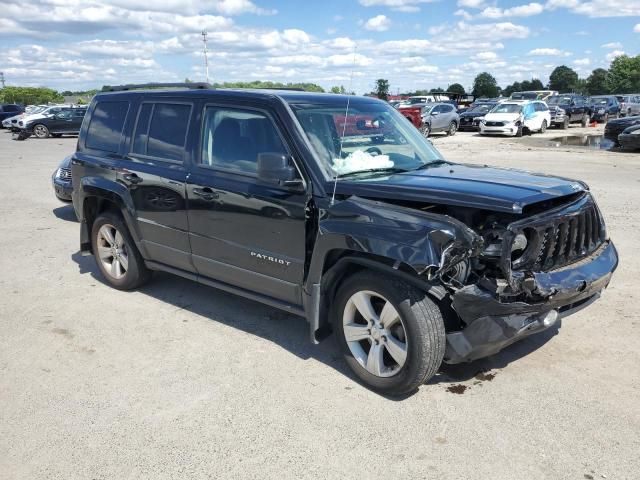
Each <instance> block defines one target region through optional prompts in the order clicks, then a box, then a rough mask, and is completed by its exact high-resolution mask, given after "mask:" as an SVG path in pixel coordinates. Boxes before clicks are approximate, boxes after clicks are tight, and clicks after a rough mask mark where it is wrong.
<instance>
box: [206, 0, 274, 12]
mask: <svg viewBox="0 0 640 480" xmlns="http://www.w3.org/2000/svg"><path fill="white" fill-rule="evenodd" d="M214 8H215V9H216V10H217V11H218V12H219V13H221V14H223V15H240V14H242V13H255V14H256V15H275V14H276V13H277V10H266V9H264V8H260V7H258V6H256V5H255V4H254V3H253V2H250V1H249V0H219V1H218V2H217V3H216V5H215V6H214Z"/></svg>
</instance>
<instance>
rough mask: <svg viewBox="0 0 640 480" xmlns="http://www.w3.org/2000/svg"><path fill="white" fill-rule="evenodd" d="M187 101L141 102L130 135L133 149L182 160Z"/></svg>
mask: <svg viewBox="0 0 640 480" xmlns="http://www.w3.org/2000/svg"><path fill="white" fill-rule="evenodd" d="M190 116H191V105H183V104H174V103H154V104H150V103H145V104H143V105H142V106H141V107H140V114H139V115H138V122H137V125H136V132H135V136H134V142H133V149H132V151H133V152H134V153H138V154H141V155H147V156H150V157H157V158H163V159H166V160H174V161H182V159H183V156H184V147H185V143H186V138H187V129H188V126H189V117H190Z"/></svg>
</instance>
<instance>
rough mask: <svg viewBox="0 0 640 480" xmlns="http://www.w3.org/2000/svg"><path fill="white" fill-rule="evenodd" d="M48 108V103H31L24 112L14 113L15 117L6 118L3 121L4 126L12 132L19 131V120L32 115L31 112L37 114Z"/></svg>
mask: <svg viewBox="0 0 640 480" xmlns="http://www.w3.org/2000/svg"><path fill="white" fill-rule="evenodd" d="M46 108H47V106H46V105H29V106H28V107H26V108H25V109H24V112H22V113H20V114H18V115H14V116H13V117H8V118H5V119H4V120H3V121H2V127H3V128H8V129H9V130H11V131H12V132H18V131H20V128H19V127H18V122H19V121H20V119H22V118H24V117H26V116H27V115H31V114H35V113H38V112H41V111H43V110H45V109H46Z"/></svg>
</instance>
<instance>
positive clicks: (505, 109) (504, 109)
mask: <svg viewBox="0 0 640 480" xmlns="http://www.w3.org/2000/svg"><path fill="white" fill-rule="evenodd" d="M521 111H522V105H519V104H517V103H499V104H498V105H496V106H495V107H493V110H491V113H520V112H521Z"/></svg>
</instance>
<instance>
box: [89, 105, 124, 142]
mask: <svg viewBox="0 0 640 480" xmlns="http://www.w3.org/2000/svg"><path fill="white" fill-rule="evenodd" d="M128 111H129V102H98V103H97V105H96V108H95V109H94V110H93V114H92V115H91V120H90V123H89V128H88V130H87V137H86V140H85V146H86V147H87V148H92V149H94V150H102V151H105V152H113V153H117V152H118V150H119V148H120V141H121V140H122V129H123V128H124V121H125V119H126V117H127V112H128Z"/></svg>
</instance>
